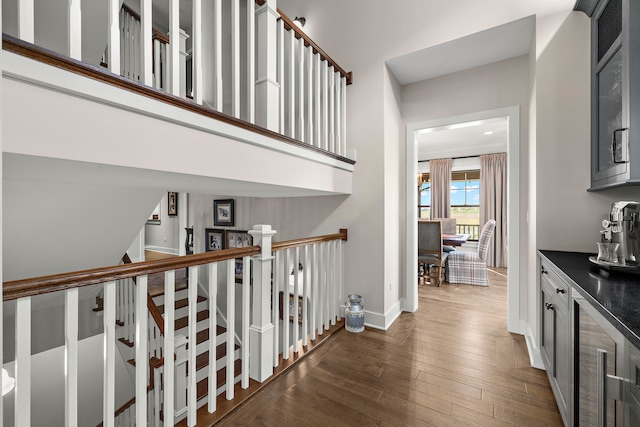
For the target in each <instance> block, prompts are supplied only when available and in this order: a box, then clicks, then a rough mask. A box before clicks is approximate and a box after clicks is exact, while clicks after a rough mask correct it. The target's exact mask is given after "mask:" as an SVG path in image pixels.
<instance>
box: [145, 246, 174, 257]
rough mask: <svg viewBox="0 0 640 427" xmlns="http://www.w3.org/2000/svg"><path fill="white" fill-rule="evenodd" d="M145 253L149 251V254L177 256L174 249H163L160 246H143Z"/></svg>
mask: <svg viewBox="0 0 640 427" xmlns="http://www.w3.org/2000/svg"><path fill="white" fill-rule="evenodd" d="M144 250H145V251H151V252H160V253H163V254H170V255H179V253H178V249H174V248H163V247H162V246H151V245H149V246H145V247H144Z"/></svg>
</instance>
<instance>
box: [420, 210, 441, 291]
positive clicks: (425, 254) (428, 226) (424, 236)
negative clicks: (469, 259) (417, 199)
mask: <svg viewBox="0 0 640 427" xmlns="http://www.w3.org/2000/svg"><path fill="white" fill-rule="evenodd" d="M446 259H447V253H446V252H443V251H442V223H441V222H440V221H428V220H420V221H418V265H422V266H423V268H424V271H425V272H426V271H427V270H428V269H429V270H433V269H435V271H432V273H433V274H430V277H431V280H432V281H433V283H432V284H434V285H436V286H440V278H441V276H442V273H443V271H444V263H445V260H446ZM428 266H430V268H428Z"/></svg>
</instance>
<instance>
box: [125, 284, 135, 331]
mask: <svg viewBox="0 0 640 427" xmlns="http://www.w3.org/2000/svg"><path fill="white" fill-rule="evenodd" d="M127 285H128V286H127V293H128V294H129V320H128V322H127V323H128V325H127V330H128V331H129V336H128V337H127V339H128V340H129V342H130V343H133V342H134V340H135V339H136V337H135V333H136V331H135V321H136V305H135V304H136V297H135V295H136V290H135V287H134V286H133V283H131V282H128V283H127Z"/></svg>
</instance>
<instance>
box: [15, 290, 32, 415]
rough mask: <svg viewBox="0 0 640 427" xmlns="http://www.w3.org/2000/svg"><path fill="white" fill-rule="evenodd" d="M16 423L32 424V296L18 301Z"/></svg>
mask: <svg viewBox="0 0 640 427" xmlns="http://www.w3.org/2000/svg"><path fill="white" fill-rule="evenodd" d="M15 346H16V355H15V360H16V364H15V366H16V367H15V379H16V388H15V396H14V398H15V401H14V404H15V407H14V414H15V425H16V426H28V425H31V297H25V298H20V299H18V301H17V302H16V343H15Z"/></svg>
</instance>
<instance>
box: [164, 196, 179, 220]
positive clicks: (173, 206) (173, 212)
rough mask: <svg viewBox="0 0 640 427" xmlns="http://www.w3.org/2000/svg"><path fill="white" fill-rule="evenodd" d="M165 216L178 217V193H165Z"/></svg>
mask: <svg viewBox="0 0 640 427" xmlns="http://www.w3.org/2000/svg"><path fill="white" fill-rule="evenodd" d="M167 215H169V216H178V193H176V192H175V191H169V192H168V193H167Z"/></svg>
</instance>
